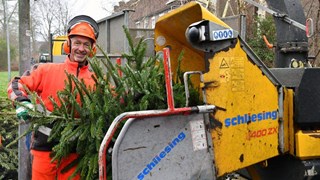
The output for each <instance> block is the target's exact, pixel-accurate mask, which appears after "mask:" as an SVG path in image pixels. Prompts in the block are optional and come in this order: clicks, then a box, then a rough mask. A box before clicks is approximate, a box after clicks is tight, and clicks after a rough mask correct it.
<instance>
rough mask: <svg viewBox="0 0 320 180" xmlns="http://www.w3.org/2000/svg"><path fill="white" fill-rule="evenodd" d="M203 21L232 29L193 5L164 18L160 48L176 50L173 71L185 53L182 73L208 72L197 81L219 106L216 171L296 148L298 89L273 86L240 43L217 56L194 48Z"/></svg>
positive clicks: (214, 134) (214, 120)
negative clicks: (195, 28) (191, 36)
mask: <svg viewBox="0 0 320 180" xmlns="http://www.w3.org/2000/svg"><path fill="white" fill-rule="evenodd" d="M203 19H206V20H210V21H213V22H215V23H216V24H219V25H221V26H224V27H228V26H227V25H226V24H225V23H224V22H222V21H221V20H220V19H218V18H217V17H215V16H214V15H212V14H211V13H210V12H208V11H207V10H206V9H204V8H203V7H202V6H201V5H199V4H197V3H195V2H191V3H189V4H187V5H185V6H182V7H180V8H178V9H176V10H175V11H172V12H171V13H168V14H166V15H164V16H162V17H161V18H160V19H159V20H158V22H157V24H156V28H155V50H156V51H157V52H161V51H162V49H163V48H165V47H170V49H171V56H170V57H171V68H172V71H173V73H174V72H175V69H176V68H177V63H178V61H177V59H178V57H179V55H180V54H181V53H182V52H183V58H182V64H181V69H182V71H202V72H204V76H203V77H204V82H203V83H200V81H199V80H197V79H193V83H194V84H195V85H196V86H198V87H201V88H203V89H205V92H206V93H205V94H206V99H207V103H208V104H213V105H216V106H217V107H219V108H218V110H217V111H216V113H215V114H212V115H211V119H210V122H211V138H212V142H213V152H214V160H215V169H216V173H217V176H222V175H224V174H226V173H229V172H232V171H235V170H238V169H241V168H244V167H248V166H250V165H252V164H255V163H258V162H261V161H264V160H267V159H269V158H271V157H274V156H277V155H279V154H280V153H284V152H288V151H289V149H290V148H291V149H292V147H290V146H289V129H288V127H289V122H290V121H291V123H292V118H293V116H292V106H293V105H292V91H291V90H288V89H286V88H284V87H281V86H279V85H277V84H275V83H274V82H271V81H270V80H269V78H268V77H267V75H266V74H265V73H263V72H262V71H261V67H259V66H257V65H256V64H255V63H253V61H252V60H251V59H249V57H248V56H247V54H246V52H245V51H244V50H243V49H242V46H241V44H240V40H237V41H236V44H235V45H234V46H233V47H230V48H228V49H227V50H224V51H220V52H217V53H215V54H214V55H213V56H212V57H206V55H205V53H204V52H202V51H200V50H196V49H194V48H193V47H192V46H191V45H190V44H189V43H188V41H187V39H186V37H185V31H186V29H187V28H188V26H189V25H190V24H192V23H194V22H197V21H200V20H203ZM174 75H175V74H174ZM280 92H281V93H282V94H281V93H280ZM280 95H282V96H280ZM279 97H282V98H279ZM279 131H280V132H281V133H279ZM292 133H293V132H292ZM279 134H281V136H279ZM279 137H280V139H279ZM291 140H292V138H291ZM279 142H280V143H281V144H280V145H281V146H282V152H279Z"/></svg>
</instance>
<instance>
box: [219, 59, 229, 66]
mask: <svg viewBox="0 0 320 180" xmlns="http://www.w3.org/2000/svg"><path fill="white" fill-rule="evenodd" d="M224 68H229V65H228V63H227V61H226V59H225V58H222V60H221V63H220V69H224Z"/></svg>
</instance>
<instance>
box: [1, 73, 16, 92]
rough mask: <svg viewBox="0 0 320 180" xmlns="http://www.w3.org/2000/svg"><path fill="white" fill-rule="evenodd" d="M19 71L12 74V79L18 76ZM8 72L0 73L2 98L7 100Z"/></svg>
mask: <svg viewBox="0 0 320 180" xmlns="http://www.w3.org/2000/svg"><path fill="white" fill-rule="evenodd" d="M18 74H19V72H18V71H12V72H11V78H12V77H14V76H17V75H18ZM8 83H9V81H8V71H1V72H0V98H7V87H8Z"/></svg>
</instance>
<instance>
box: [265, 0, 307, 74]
mask: <svg viewBox="0 0 320 180" xmlns="http://www.w3.org/2000/svg"><path fill="white" fill-rule="evenodd" d="M266 2H267V4H268V7H269V8H270V9H272V10H274V11H276V12H279V14H275V15H274V20H275V24H276V29H277V40H276V41H277V45H276V46H277V47H276V49H275V51H276V52H275V53H276V60H275V67H277V68H283V67H289V64H290V61H291V59H293V58H294V59H297V60H300V61H302V62H306V61H307V57H308V39H307V36H306V33H305V32H304V31H303V30H301V29H299V28H297V27H295V26H293V25H291V24H289V23H287V22H285V21H284V20H283V18H282V16H284V15H285V16H288V17H289V18H291V19H293V20H295V21H297V22H299V23H301V24H305V22H306V18H305V15H304V11H303V8H302V5H301V2H300V0H266ZM280 13H281V14H280Z"/></svg>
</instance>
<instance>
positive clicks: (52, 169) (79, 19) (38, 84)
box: [8, 15, 99, 180]
mask: <svg viewBox="0 0 320 180" xmlns="http://www.w3.org/2000/svg"><path fill="white" fill-rule="evenodd" d="M98 35H99V28H98V25H97V23H96V22H95V21H94V20H93V19H92V18H91V17H89V16H84V15H81V16H76V17H74V18H73V19H72V20H71V21H70V22H69V23H68V40H67V41H66V42H65V43H64V51H65V52H66V54H68V56H67V57H66V60H65V62H64V63H59V64H54V63H47V64H40V65H39V66H38V68H37V69H36V70H34V71H32V72H31V73H30V75H28V76H21V77H15V78H14V79H13V80H12V81H11V82H10V83H9V87H8V96H9V98H10V99H11V100H12V101H13V102H16V101H18V102H20V104H21V103H22V104H24V106H19V105H17V106H16V108H17V110H16V112H17V116H18V118H19V119H20V120H24V121H28V119H29V118H30V116H29V114H28V110H31V109H33V105H32V103H31V101H30V100H29V98H28V93H27V91H26V90H25V89H24V86H26V87H27V88H28V89H29V90H30V91H31V92H36V93H37V94H38V96H39V97H40V98H41V100H42V101H43V102H44V105H45V107H46V110H47V111H50V112H51V111H53V109H54V107H53V104H52V103H51V101H50V99H49V98H50V97H52V98H53V99H54V100H55V102H57V103H58V105H60V101H59V100H58V97H57V92H58V91H61V90H63V89H64V88H65V80H66V79H67V76H66V73H65V72H67V73H69V74H73V75H75V76H76V77H77V78H78V79H81V80H83V81H84V82H85V83H86V85H87V86H88V88H94V83H95V82H94V80H93V79H92V75H93V73H91V72H90V71H89V69H88V68H89V67H88V57H90V56H92V55H93V53H95V45H96V40H97V38H98ZM78 102H79V103H80V100H79V99H78ZM16 104H19V103H16ZM27 107H29V108H27ZM51 128H52V126H51V127H49V126H48V127H44V126H41V127H40V128H39V130H38V131H35V132H34V133H33V142H32V145H31V154H32V156H33V160H32V179H33V180H38V179H48V180H51V179H52V180H54V179H59V180H61V179H68V177H70V176H71V174H72V173H73V172H74V171H75V168H76V167H73V168H71V169H70V170H69V171H67V172H65V173H62V172H61V170H62V169H63V168H64V167H66V166H67V165H68V164H69V163H70V162H72V161H74V160H75V159H76V158H77V157H78V155H77V154H76V153H73V154H70V155H69V156H68V157H66V158H65V159H63V160H62V162H61V164H60V165H59V166H57V163H56V162H51V158H50V153H51V151H52V147H53V146H54V145H55V142H48V141H47V139H48V136H49V135H50V132H51ZM57 141H58V140H57ZM74 179H80V175H79V174H77V175H76V177H75V178H74Z"/></svg>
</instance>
